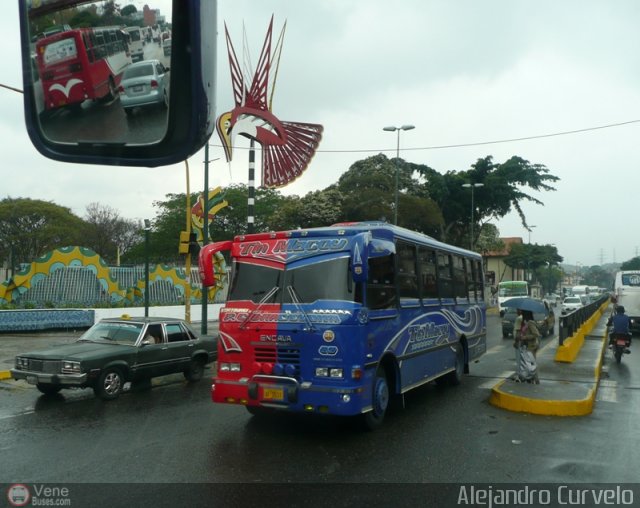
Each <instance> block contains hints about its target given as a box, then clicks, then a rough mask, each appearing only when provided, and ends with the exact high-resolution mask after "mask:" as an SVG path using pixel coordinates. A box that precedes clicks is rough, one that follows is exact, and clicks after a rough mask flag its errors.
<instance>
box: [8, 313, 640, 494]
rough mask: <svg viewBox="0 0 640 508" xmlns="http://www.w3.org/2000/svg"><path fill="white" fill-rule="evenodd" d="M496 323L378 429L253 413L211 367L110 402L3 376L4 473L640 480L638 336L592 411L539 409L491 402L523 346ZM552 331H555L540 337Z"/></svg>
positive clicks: (11, 476)
mask: <svg viewBox="0 0 640 508" xmlns="http://www.w3.org/2000/svg"><path fill="white" fill-rule="evenodd" d="M488 330H489V336H488V352H487V354H485V355H484V356H483V357H482V358H481V359H480V360H479V361H477V362H476V363H474V364H473V365H472V366H471V373H470V375H469V376H467V377H465V379H464V381H463V383H462V384H461V385H460V386H458V387H438V386H436V385H435V384H431V385H427V386H424V387H422V388H420V389H418V390H415V391H413V392H410V393H409V394H407V395H406V397H405V407H404V409H403V410H399V411H396V412H393V413H391V414H389V415H388V418H387V419H386V420H385V424H384V425H383V427H382V428H381V429H379V430H377V431H375V432H363V431H362V430H361V429H360V427H359V426H358V425H356V424H355V423H354V421H352V420H347V419H340V418H330V417H326V418H319V417H313V416H310V415H284V414H282V415H277V416H275V417H273V418H269V419H259V418H254V417H251V416H250V415H249V414H248V413H247V412H246V411H245V410H244V409H243V408H241V407H235V406H228V405H218V404H216V405H214V404H213V403H212V402H211V401H210V394H209V383H208V382H207V381H206V380H203V381H201V382H199V383H196V384H195V385H190V384H188V383H186V382H185V381H184V379H183V378H182V376H177V375H176V376H167V377H165V378H162V379H159V380H156V381H154V383H153V385H152V386H150V387H147V388H143V389H139V390H134V391H132V392H130V393H126V394H124V395H123V396H121V397H120V398H119V399H118V400H116V401H112V402H107V403H105V402H103V401H101V400H98V399H96V398H95V397H94V396H93V392H92V391H91V390H78V391H63V392H62V394H61V395H58V396H56V397H46V396H41V395H39V392H37V391H36V390H35V388H33V387H31V386H29V385H27V384H26V383H22V382H13V381H5V382H1V383H0V451H1V453H2V457H3V460H2V462H1V464H0V482H1V481H4V482H7V483H12V482H22V483H34V482H48V483H63V484H66V483H76V482H83V483H96V484H101V485H102V484H104V483H119V482H133V483H136V484H145V485H149V484H156V483H163V482H165V483H166V482H171V483H170V484H174V483H177V484H184V483H207V484H209V483H212V482H216V483H221V484H222V483H224V484H230V483H237V482H244V483H246V484H251V485H256V484H258V485H272V484H288V485H291V484H298V483H313V484H314V485H323V484H324V485H326V486H333V485H335V484H342V483H349V484H351V483H353V484H358V485H368V486H369V487H371V489H373V490H374V491H375V490H376V489H375V488H374V487H375V486H376V485H377V486H380V485H389V484H406V483H419V484H425V485H426V484H436V483H438V484H439V483H449V482H464V483H504V482H509V483H511V482H516V483H520V482H527V483H529V482H530V483H534V482H535V483H538V482H542V483H545V484H547V483H554V484H558V483H568V484H571V483H574V482H577V483H579V484H584V483H612V484H616V485H619V484H621V483H624V482H635V481H637V478H638V473H637V471H638V470H640V469H639V466H640V460H639V458H638V454H637V452H636V450H635V448H636V447H635V445H633V443H637V442H638V438H640V431H639V430H638V429H639V428H640V427H639V426H638V424H637V422H638V420H639V416H640V374H639V372H640V370H639V369H640V347H639V348H638V353H637V354H633V353H632V354H631V355H627V356H625V358H624V360H623V362H622V363H621V364H620V365H616V364H615V362H613V361H612V358H611V355H610V354H609V355H607V358H606V359H605V362H604V375H603V379H602V381H601V388H600V390H599V392H598V397H597V401H596V404H595V408H594V411H593V413H592V414H591V415H588V416H584V417H549V416H536V415H528V414H523V413H516V412H509V411H505V410H502V409H499V408H496V407H493V406H491V405H489V403H488V398H489V394H490V389H491V388H492V387H493V386H494V385H495V384H496V383H497V382H498V381H500V380H501V379H503V378H504V377H506V376H508V375H509V374H510V373H512V372H513V369H514V354H513V347H512V346H511V340H509V339H503V338H502V334H501V330H500V321H499V318H498V317H497V316H489V317H488ZM556 330H557V327H556ZM549 341H557V336H556V337H553V338H552V337H549V338H546V339H544V340H543V345H544V344H546V343H548V342H549ZM634 353H635V352H634ZM543 382H544V373H541V383H543ZM176 488H177V489H178V491H180V492H182V490H180V487H179V486H176ZM443 488H444V487H443ZM326 490H327V489H325V490H324V491H323V492H325V493H326ZM338 490H340V489H338ZM445 490H446V489H445ZM236 494H237V493H236ZM422 494H424V495H429V492H426V493H425V492H422ZM240 495H241V494H240ZM241 497H242V496H241ZM299 499H300V497H299ZM301 499H306V498H304V496H302V498H301ZM313 499H315V497H314V498H313ZM636 500H640V494H638V497H637V498H636ZM302 504H304V505H305V506H306V503H302ZM302 504H300V506H301V505H302ZM345 506H347V505H345Z"/></svg>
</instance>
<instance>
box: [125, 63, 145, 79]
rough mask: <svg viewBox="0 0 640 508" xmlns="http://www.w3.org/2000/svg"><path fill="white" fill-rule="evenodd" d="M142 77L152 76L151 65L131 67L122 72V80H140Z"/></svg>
mask: <svg viewBox="0 0 640 508" xmlns="http://www.w3.org/2000/svg"><path fill="white" fill-rule="evenodd" d="M142 76H153V65H152V64H150V63H149V64H147V63H145V64H144V65H131V66H129V67H128V68H127V70H126V71H124V74H123V75H122V79H130V78H141V77H142Z"/></svg>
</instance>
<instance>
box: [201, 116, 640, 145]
mask: <svg viewBox="0 0 640 508" xmlns="http://www.w3.org/2000/svg"><path fill="white" fill-rule="evenodd" d="M639 122H640V119H638V120H628V121H626V122H618V123H612V124H607V125H598V126H596V127H585V128H583V129H574V130H570V131H560V132H553V133H551V134H537V135H533V136H524V137H520V138H506V139H496V140H492V141H476V142H472V143H455V144H451V145H433V146H423V147H417V148H401V149H400V151H401V152H410V151H421V150H444V149H447V148H464V147H469V146H483V145H495V144H499V143H515V142H517V141H529V140H532V139H543V138H553V137H557V136H568V135H571V134H580V133H582V132H590V131H597V130H602V129H611V128H613V127H622V126H625V125H630V124H634V123H639ZM209 146H212V147H216V148H221V147H222V145H218V144H209ZM234 150H248V148H244V147H234ZM396 151H397V150H396V148H384V149H352V150H316V153H374V152H375V153H381V152H396Z"/></svg>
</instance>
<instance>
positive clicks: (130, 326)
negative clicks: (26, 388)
mask: <svg viewBox="0 0 640 508" xmlns="http://www.w3.org/2000/svg"><path fill="white" fill-rule="evenodd" d="M216 357H217V339H216V338H215V337H212V336H202V337H199V336H198V335H196V333H195V332H194V331H193V329H192V328H191V327H190V326H189V325H188V324H187V323H186V322H185V321H183V320H181V319H173V318H157V317H153V318H150V317H136V318H133V317H128V316H123V317H122V318H114V319H103V320H101V321H99V322H98V323H96V324H94V325H93V326H92V327H91V328H89V329H88V330H87V331H86V332H85V333H84V334H83V335H82V336H81V337H80V338H79V339H78V340H77V341H76V342H72V343H70V344H69V343H67V344H63V345H60V346H53V347H51V348H49V349H45V350H42V351H34V352H31V353H25V354H20V355H19V356H17V357H16V359H15V367H14V368H13V369H11V376H12V377H13V379H15V380H19V379H24V380H26V381H27V383H29V384H32V385H35V386H36V388H38V390H40V392H42V393H44V394H46V395H51V394H55V393H58V392H59V391H60V390H62V389H63V388H92V389H93V391H94V393H95V394H96V396H98V397H100V398H101V399H104V400H111V399H115V398H117V397H118V396H119V395H120V393H121V392H122V391H123V389H124V387H125V383H129V382H138V381H146V380H149V379H151V378H154V377H157V376H163V375H167V374H174V373H183V374H184V377H185V378H186V379H187V380H188V381H190V382H194V381H198V380H200V379H201V378H202V376H203V375H204V370H205V367H206V365H208V364H210V363H211V362H213V361H214V360H215V359H216Z"/></svg>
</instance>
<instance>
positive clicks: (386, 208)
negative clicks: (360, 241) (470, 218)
mask: <svg viewBox="0 0 640 508" xmlns="http://www.w3.org/2000/svg"><path fill="white" fill-rule="evenodd" d="M396 172H397V176H398V225H399V226H403V227H406V228H409V229H414V230H416V231H420V232H423V233H426V234H431V235H433V234H434V233H437V232H438V230H439V228H440V224H441V222H442V214H441V212H440V208H439V207H438V206H437V204H436V203H435V202H434V201H433V200H432V199H431V198H430V197H429V196H424V195H420V194H419V193H415V192H414V191H413V189H415V188H416V187H417V186H418V185H419V184H418V182H417V180H415V179H413V178H412V176H411V175H412V172H413V166H411V165H410V164H407V163H406V162H405V161H403V160H401V159H392V160H390V159H388V158H387V157H386V156H385V155H384V154H378V155H374V156H372V157H368V158H367V159H363V160H360V161H357V162H355V163H353V164H352V165H351V167H350V168H349V170H348V171H347V172H346V173H344V174H343V175H342V176H341V177H340V179H339V180H338V185H337V188H338V190H339V191H340V193H341V194H342V196H343V201H342V216H343V220H347V221H361V220H386V221H388V222H392V220H393V217H394V206H395V189H396V187H395V182H396Z"/></svg>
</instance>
